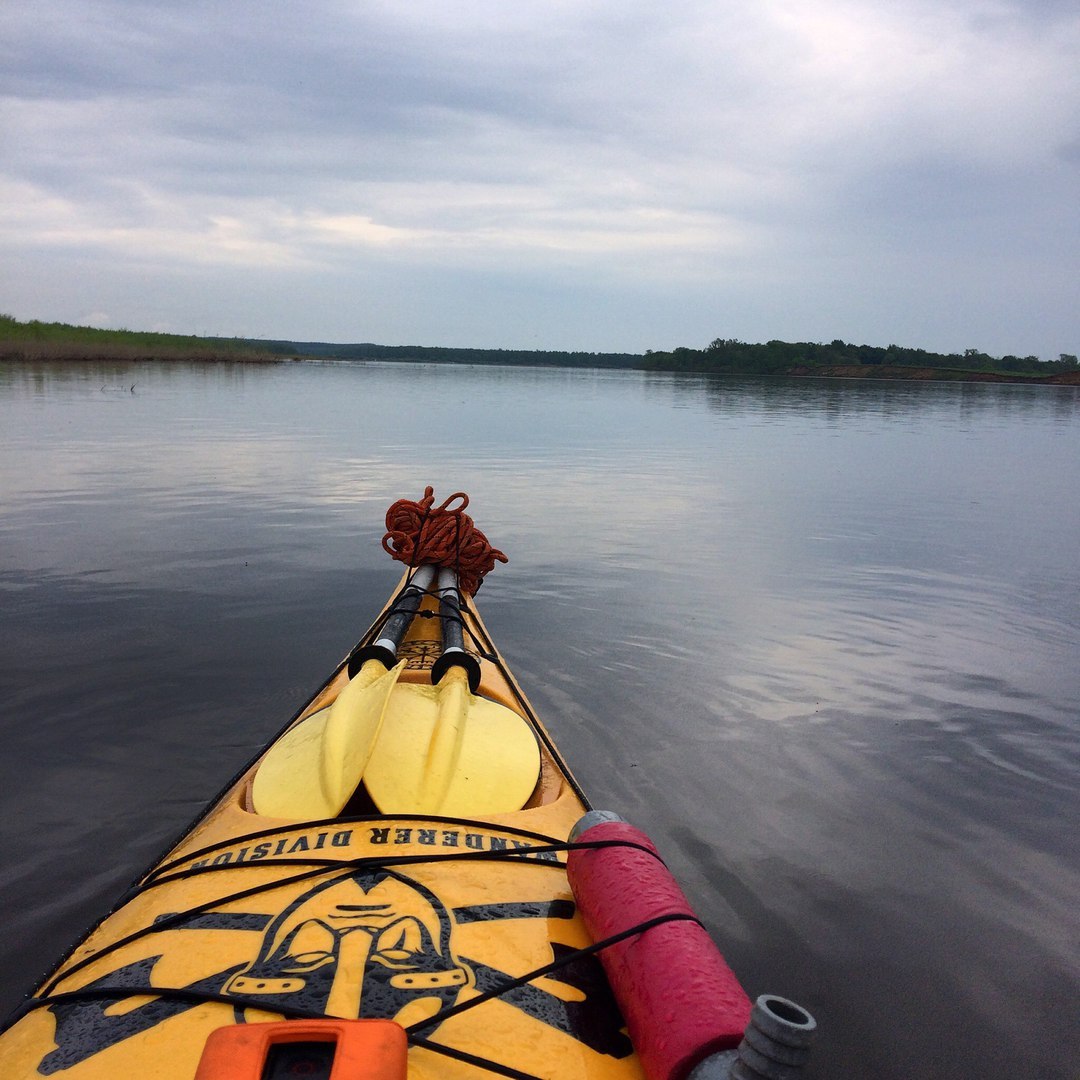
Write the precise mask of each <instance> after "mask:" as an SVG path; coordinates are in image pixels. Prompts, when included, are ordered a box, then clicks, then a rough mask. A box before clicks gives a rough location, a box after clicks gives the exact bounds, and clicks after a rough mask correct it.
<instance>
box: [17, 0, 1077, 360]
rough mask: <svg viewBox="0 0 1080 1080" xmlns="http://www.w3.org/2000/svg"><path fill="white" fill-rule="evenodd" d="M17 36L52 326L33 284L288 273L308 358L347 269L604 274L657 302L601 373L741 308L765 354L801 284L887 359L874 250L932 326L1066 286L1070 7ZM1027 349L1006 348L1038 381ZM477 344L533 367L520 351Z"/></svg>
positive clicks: (20, 222) (955, 327)
mask: <svg viewBox="0 0 1080 1080" xmlns="http://www.w3.org/2000/svg"><path fill="white" fill-rule="evenodd" d="M0 19H2V20H3V23H4V29H3V39H4V41H5V42H6V44H5V45H4V46H3V48H4V50H5V52H4V56H3V64H2V65H0V69H2V71H3V75H2V76H0V125H2V129H3V131H4V133H5V134H4V143H5V146H4V155H3V164H2V165H0V183H2V184H3V190H4V193H5V195H6V196H7V198H6V199H5V204H4V205H5V209H4V210H3V211H2V218H0V222H2V225H3V232H2V235H0V245H2V246H3V247H4V248H6V249H7V250H8V252H9V253H16V252H18V253H22V254H24V255H25V256H26V258H27V259H28V263H24V266H27V267H29V269H30V271H31V272H30V274H29V276H28V277H27V276H26V275H24V282H25V284H24V286H23V287H22V291H21V293H20V297H21V304H22V306H23V307H25V308H27V309H28V310H27V313H28V314H34V315H38V316H41V317H49V316H50V314H51V313H50V312H48V311H41V310H36V309H35V310H32V311H31V310H29V309H30V308H32V307H33V295H32V288H33V284H32V283H33V282H34V281H35V280H37V279H36V278H35V276H34V274H35V272H36V273H37V274H39V275H41V276H44V275H45V274H46V273H52V274H54V275H55V274H56V273H60V274H63V273H70V272H72V271H71V269H70V266H69V269H68V270H64V265H65V264H64V262H63V259H64V257H65V255H64V253H65V252H66V253H68V255H71V253H73V252H76V251H77V252H79V253H81V255H82V256H85V257H88V258H97V259H99V260H100V265H101V266H102V268H103V270H105V269H106V268H107V267H109V266H110V265H113V264H112V263H110V260H113V259H115V260H122V259H125V258H126V259H130V260H134V261H137V262H147V261H150V262H153V263H154V265H155V266H157V267H159V272H160V273H161V274H165V275H168V274H169V273H176V274H179V273H187V272H188V271H189V270H191V269H192V268H198V267H207V266H210V265H216V266H219V267H222V268H226V267H233V268H244V267H248V268H251V269H252V270H256V269H257V270H258V271H259V273H260V274H264V273H265V272H266V271H268V270H272V269H274V268H277V269H278V270H279V271H280V273H281V274H282V275H284V276H282V277H281V278H280V279H279V281H278V283H277V285H276V286H274V288H275V289H276V291H277V293H278V294H279V295H281V296H285V295H291V296H293V297H294V299H293V301H292V303H291V304H290V303H284V304H282V303H276V304H275V306H276V307H277V309H278V316H277V325H276V327H275V330H274V331H273V332H274V333H275V334H277V335H279V336H305V335H307V336H320V337H333V336H345V337H349V336H352V333H353V331H351V330H350V329H349V327H348V326H347V325H346V324H344V323H340V324H337V325H335V326H333V327H326V328H324V329H323V331H322V332H321V333H316V332H315V331H314V328H313V327H312V328H308V327H309V325H310V319H309V318H307V317H305V316H304V314H303V304H304V298H305V296H306V295H308V290H306V289H305V286H304V284H303V283H304V281H305V280H307V281H309V282H311V283H314V282H315V281H316V280H317V279H319V278H320V275H322V274H331V273H335V272H336V273H339V274H344V275H345V276H343V277H342V278H341V281H340V285H339V288H341V289H342V290H344V291H348V290H350V289H354V288H355V287H356V285H357V283H358V281H359V280H360V278H350V277H349V276H348V275H349V274H358V275H361V276H362V278H363V281H364V283H365V285H368V284H370V281H371V274H372V272H373V271H374V270H375V269H376V268H384V267H386V265H387V261H388V260H389V261H390V263H392V264H393V265H394V266H397V267H398V268H399V269H400V271H401V272H402V273H405V272H406V270H412V271H413V272H415V273H417V274H419V275H420V276H421V277H425V278H426V279H427V280H429V281H433V282H434V281H436V280H440V279H441V280H443V281H444V285H443V292H445V293H451V292H454V291H455V289H454V286H453V283H450V282H446V281H445V278H441V275H446V274H450V273H456V272H460V271H461V270H462V268H465V269H467V270H470V271H471V272H473V273H477V274H487V275H489V278H488V279H487V280H491V278H490V276H492V275H501V276H503V277H504V278H505V277H506V275H510V276H511V277H516V278H518V279H520V280H521V282H522V287H523V288H527V287H532V288H535V285H536V283H537V281H544V280H548V281H550V282H551V283H552V284H554V283H555V279H556V278H557V277H558V276H559V275H563V276H564V277H565V276H566V275H570V276H573V275H577V274H581V275H587V276H588V277H589V278H590V280H592V281H594V282H596V283H600V284H602V285H603V286H604V288H606V289H607V290H609V295H610V297H611V307H612V308H613V309H614V310H619V309H621V308H624V307H625V306H626V305H627V304H630V305H636V304H637V303H638V302H639V300H640V298H641V296H642V290H644V291H645V293H646V294H647V293H649V292H650V291H651V294H652V296H653V297H654V299H655V305H654V311H655V312H656V319H655V323H654V325H655V334H656V336H653V337H651V338H650V337H649V330H648V326H647V324H646V323H645V322H644V321H642V323H641V326H640V329H639V330H638V331H635V333H636V334H638V335H640V336H639V337H638V340H637V342H636V344H635V345H630V343H628V342H626V341H622V342H619V341H617V340H616V336H617V335H616V334H615V327H614V325H613V324H609V325H610V330H611V338H610V345H609V346H605V345H603V344H602V343H601V340H602V337H603V329H604V328H603V325H598V326H597V329H596V337H597V340H596V341H595V342H590V343H584V342H583V343H582V344H583V345H586V346H590V345H591V347H598V348H603V347H611V348H620V347H637V348H645V347H665V346H666V345H669V344H673V342H670V341H665V340H663V339H662V337H660V336H659V335H660V334H661V333H662V332H665V327H666V326H668V325H678V323H679V320H682V321H683V322H684V323H685V325H686V327H687V330H688V334H687V337H688V339H689V341H691V342H693V341H694V340H695V336H696V338H697V339H698V340H699V341H704V340H708V339H709V338H710V337H712V336H715V335H716V334H717V333H725V334H726V333H728V332H729V331H730V332H732V333H734V332H736V331H735V330H734V329H733V328H730V327H727V328H725V327H724V326H722V325H718V321H719V320H720V319H724V318H729V317H730V315H729V314H728V313H729V312H730V311H731V310H733V309H738V310H741V311H744V312H746V311H750V310H755V311H759V312H760V314H759V315H755V316H754V317H753V318H752V319H749V318H747V319H746V320H745V321H746V323H747V325H745V326H742V327H740V328H739V330H738V331H737V332H738V333H739V334H740V335H741V336H748V337H751V338H754V339H765V338H768V337H773V336H783V333H782V332H781V325H782V324H783V322H784V320H783V318H781V317H778V316H776V315H773V316H771V317H770V316H769V314H768V312H769V307H770V304H772V302H773V299H772V298H773V297H775V295H776V294H777V292H787V291H789V290H790V289H791V287H792V285H793V284H794V283H795V282H796V281H800V280H801V278H800V275H804V274H805V266H806V260H808V259H809V260H813V263H814V270H815V275H816V277H817V279H818V282H817V284H816V286H815V287H814V289H813V290H811V291H812V294H813V295H812V296H810V297H808V302H807V304H806V307H805V308H804V309H802V311H801V313H800V314H798V316H797V317H796V319H795V320H794V321H795V323H796V324H797V323H798V321H799V319H805V312H806V311H812V310H819V309H825V310H826V311H831V312H833V313H834V314H835V317H836V319H837V321H838V322H840V323H842V324H843V325H841V326H834V327H833V331H832V332H830V331H828V330H826V331H825V336H826V337H830V338H831V337H834V336H845V335H846V334H850V333H852V331H855V330H857V331H858V332H859V333H861V335H862V336H863V338H864V339H866V340H876V341H879V342H880V341H881V340H882V339H883V337H887V336H889V330H888V328H889V327H895V326H896V325H897V323H899V324H900V326H901V327H902V326H903V325H904V320H903V319H902V318H899V319H898V313H897V312H895V311H891V310H889V309H888V300H887V299H885V297H887V294H888V290H887V289H886V288H885V287H884V286H885V282H884V279H877V280H878V281H879V282H880V285H881V287H879V288H874V287H873V284H874V280H875V275H878V274H880V273H881V272H882V271H881V264H882V262H883V260H882V247H883V246H885V247H886V248H887V260H885V261H888V262H890V263H891V270H892V272H893V273H894V274H895V273H901V274H902V275H903V277H904V280H905V283H906V284H910V285H911V286H912V300H913V301H914V302H918V301H919V299H920V297H921V298H922V299H923V302H924V303H925V302H927V301H928V302H930V303H931V305H932V306H933V305H934V304H935V296H936V295H937V294H938V293H940V287H941V281H942V278H941V275H952V274H954V273H957V272H960V273H963V272H964V269H963V255H964V253H965V252H969V253H970V258H971V259H972V260H977V259H985V257H986V255H987V252H988V251H996V252H1000V251H1001V249H1002V248H1003V247H1004V248H1008V249H1010V250H1011V251H1012V252H1013V253H1014V258H1015V262H1014V263H1013V267H1012V269H1011V270H1010V269H1009V260H1008V259H1007V258H1006V259H1003V260H1002V272H1001V275H1000V276H999V277H995V278H994V279H993V282H992V287H993V288H994V289H995V290H997V291H998V292H999V293H1002V294H1003V293H1005V292H1006V291H1007V290H1008V289H1009V288H1010V286H1011V283H1012V282H1013V281H1015V279H1016V276H1017V273H1016V268H1017V267H1018V266H1021V265H1023V266H1024V267H1026V268H1028V269H1030V268H1031V267H1032V266H1035V267H1036V268H1037V270H1038V272H1039V273H1041V274H1044V275H1053V276H1059V275H1060V276H1066V275H1068V274H1069V273H1070V271H1072V272H1073V276H1075V269H1076V267H1075V261H1074V260H1075V256H1074V255H1073V252H1074V251H1075V245H1074V243H1073V241H1074V240H1075V239H1076V231H1077V229H1078V227H1080V226H1078V215H1077V209H1076V205H1075V198H1074V197H1070V195H1069V192H1070V190H1072V191H1075V184H1076V179H1077V176H1076V171H1077V162H1076V155H1075V146H1076V145H1077V142H1078V140H1080V108H1078V99H1080V92H1078V91H1080V75H1078V72H1077V67H1076V65H1075V56H1076V55H1077V50H1078V47H1080V18H1078V17H1077V16H1076V14H1075V13H1074V11H1073V9H1072V8H1071V7H1070V6H1068V5H1064V4H1056V3H1041V4H1019V3H1012V4H1010V3H1000V2H990V0H953V2H951V3H933V4H931V3H912V4H905V5H903V6H902V7H898V6H896V5H890V4H885V3H883V2H870V0H800V2H796V0H763V2H762V3H760V4H756V5H743V4H736V3H734V2H726V3H720V4H717V3H715V2H708V3H706V2H701V3H698V2H677V3H673V4H671V5H666V6H663V7H659V6H656V5H653V4H647V3H645V2H644V0H620V2H617V3H616V2H614V0H605V2H600V0H593V2H577V3H569V2H562V0H559V2H548V3H540V2H533V0H523V2H518V3H514V4H500V3H494V2H488V0H474V2H469V3H460V4H454V5H446V4H444V3H436V2H434V0H420V2H416V3H410V4H408V5H402V4H398V3H389V2H384V3H372V4H365V5H354V4H350V3H346V2H344V0H341V2H323V3H314V4H309V5H303V6H300V5H287V4H277V5H273V6H270V7H267V6H266V5H255V4H250V3H237V4H233V5H228V6H221V5H219V4H216V3H210V2H194V3H190V4H186V5H184V6H182V7H179V8H178V7H176V6H175V5H172V4H165V3H163V2H150V0H98V2H97V3H95V4H93V5H86V4H83V3H81V2H77V0H43V2H42V3H40V4H37V5H33V7H32V9H31V8H30V7H26V6H17V5H16V6H10V7H8V8H7V9H5V10H4V12H3V14H2V15H0ZM1070 147H1073V148H1074V149H1073V151H1072V152H1071V153H1070V150H1069V148H1070ZM1070 233H1071V235H1070ZM50 259H51V260H52V261H51V262H49V260H50ZM170 267H171V268H172V269H170ZM34 268H38V269H37V270H36V271H35V269H34ZM972 268H973V269H976V268H978V269H980V270H984V269H985V265H984V264H983V265H982V266H976V264H974V263H973V266H972ZM346 272H347V273H346ZM305 274H307V275H308V277H307V278H306V279H305V277H304V275H305ZM429 275H430V276H429ZM868 278H869V279H871V280H870V285H871V288H870V289H869V290H867V292H866V296H865V297H864V299H863V300H862V301H856V299H855V296H854V292H855V290H854V289H853V286H855V285H857V286H859V287H860V288H861V287H863V286H864V285H866V284H867V279H868ZM263 280H264V281H266V280H268V279H266V278H265V277H264V278H263ZM919 282H922V283H923V286H922V291H921V289H920V286H919ZM673 283H678V285H679V287H680V288H682V289H683V290H685V292H684V296H685V297H686V298H687V299H689V300H690V301H691V302H690V304H689V308H690V310H688V306H687V305H686V304H683V305H681V306H680V309H679V310H678V312H676V309H674V308H673V307H672V306H671V304H672V299H671V297H672V292H671V289H672V285H673ZM0 285H2V286H4V287H5V288H12V287H15V285H13V283H12V282H11V281H6V280H4V279H0ZM311 287H314V286H313V285H312V286H311ZM16 291H19V290H18V288H16ZM923 292H924V293H925V295H923ZM51 294H52V295H58V294H57V293H56V291H55V287H54V288H53V289H52V290H51ZM871 294H872V295H873V296H874V297H876V299H872V298H871ZM709 297H714V298H715V299H713V300H710V299H708V298H709ZM229 299H230V298H229V296H228V295H221V294H218V295H217V296H216V298H212V299H211V298H208V300H207V301H206V303H207V312H208V313H209V312H210V311H212V310H213V307H214V304H215V303H217V304H221V303H226V302H228V301H229ZM237 299H238V297H237V295H236V293H235V292H234V294H233V296H232V300H233V301H234V302H235V301H236V300H237ZM522 299H523V302H525V303H526V306H527V297H523V298H522ZM433 300H434V301H435V302H436V306H438V304H437V301H438V297H434V298H433ZM1062 300H1064V298H1063V297H1061V298H1059V297H1056V296H1055V297H1053V298H1052V303H1051V305H1050V308H1051V311H1052V314H1051V316H1050V319H1051V322H1052V324H1053V333H1054V334H1056V335H1060V336H1061V341H1060V348H1062V349H1065V348H1067V347H1068V346H1069V344H1070V343H1069V342H1068V341H1066V340H1065V339H1064V338H1065V335H1067V334H1068V333H1069V332H1075V331H1076V324H1075V321H1074V319H1073V316H1072V315H1071V314H1070V313H1068V312H1066V311H1065V310H1063V309H1059V308H1058V307H1057V305H1058V304H1059V303H1061V302H1062ZM966 302H967V301H964V303H966ZM391 303H392V297H390V296H388V297H387V304H391ZM92 306H94V307H107V308H109V309H112V308H114V307H115V304H114V303H113V302H112V301H111V300H108V301H106V300H105V299H102V300H101V301H100V302H99V303H93V305H92ZM536 310H539V309H536ZM55 314H56V316H57V317H63V316H64V314H65V312H63V311H58V312H56V313H55ZM160 314H162V315H163V316H165V317H167V313H160ZM970 314H971V317H970V319H968V325H969V326H970V329H968V326H965V325H964V324H963V320H964V318H965V312H964V310H963V304H962V305H961V310H956V309H955V307H954V310H953V311H952V313H951V314H950V313H949V312H947V311H945V310H941V311H939V312H937V313H936V314H935V315H934V319H933V320H932V325H930V324H928V325H927V326H926V328H925V329H922V330H921V331H920V332H921V333H923V334H924V335H926V336H924V337H923V338H922V339H920V340H913V341H911V342H910V343H911V344H924V345H926V346H928V347H945V346H947V345H949V344H950V342H951V340H952V339H953V338H954V337H955V336H956V335H957V334H959V333H960V332H961V330H964V331H965V332H966V336H967V338H970V337H971V335H972V334H974V335H975V336H976V337H978V336H979V335H978V331H979V329H980V326H979V325H975V324H976V322H977V319H976V316H978V317H979V318H981V317H982V314H983V312H982V311H981V309H977V308H972V309H971V313H970ZM676 315H677V316H678V317H677V318H676ZM118 317H119V316H118ZM770 318H771V319H772V322H771V323H770V321H769V320H770ZM126 321H128V322H130V321H131V320H130V319H127V320H126ZM567 321H568V322H569V323H573V322H574V320H573V319H570V320H567ZM394 324H395V325H396V324H397V320H394ZM1012 325H1013V327H1014V329H1012V330H1008V328H1007V327H1006V325H1005V324H1002V325H1001V326H1000V327H996V328H994V333H995V335H997V336H998V339H999V340H1000V342H1001V344H1000V346H999V351H1018V350H1019V351H1023V352H1030V351H1033V350H1035V349H1036V348H1037V346H1038V344H1039V343H1038V342H1030V343H1028V344H1027V345H1026V346H1023V345H1022V344H1021V343H1020V342H1019V340H1018V339H1019V338H1021V337H1022V336H1024V335H1025V334H1028V333H1030V332H1031V330H1032V327H1031V324H1030V323H1025V324H1020V323H1017V322H1015V320H1014V322H1013V324H1012ZM1044 325H1045V323H1044ZM386 326H387V329H386V330H384V331H382V332H380V330H379V328H378V327H377V326H376V327H373V328H369V331H368V333H367V334H365V335H364V336H365V337H367V338H375V339H384V338H385V335H386V334H387V333H389V328H390V323H389V322H388V323H387V324H386ZM935 327H936V329H935ZM793 329H795V332H794V333H789V334H788V336H795V337H799V336H802V337H807V336H811V334H810V330H809V329H808V330H807V331H806V332H804V333H801V334H800V333H799V332H798V330H797V327H794V328H793ZM429 332H430V333H431V334H433V335H434V338H433V340H434V341H436V342H437V341H439V340H440V338H439V331H438V327H437V325H436V326H432V327H431V328H430V330H429ZM475 332H476V335H477V337H476V338H475V339H474V340H475V343H478V344H479V343H484V341H491V342H492V343H501V344H507V345H510V344H514V343H515V341H514V339H513V338H512V337H510V336H509V335H510V334H511V333H512V327H511V326H510V325H509V324H507V325H504V326H502V327H492V326H491V325H490V324H488V325H485V326H483V327H481V326H480V325H477V326H476V328H475ZM485 335H489V336H487V337H485ZM556 336H557V333H556V332H555V331H554V330H553V337H552V341H551V343H554V338H555V337H556ZM856 336H858V335H856ZM1006 339H1008V340H1006ZM983 340H984V341H985V339H983ZM560 344H565V345H567V346H568V347H572V343H570V342H560ZM986 347H990V348H993V344H992V343H991V342H986ZM1046 351H1052V347H1051V349H1050V350H1046ZM1070 351H1075V350H1074V349H1071V350H1070Z"/></svg>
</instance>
